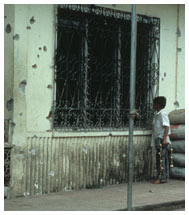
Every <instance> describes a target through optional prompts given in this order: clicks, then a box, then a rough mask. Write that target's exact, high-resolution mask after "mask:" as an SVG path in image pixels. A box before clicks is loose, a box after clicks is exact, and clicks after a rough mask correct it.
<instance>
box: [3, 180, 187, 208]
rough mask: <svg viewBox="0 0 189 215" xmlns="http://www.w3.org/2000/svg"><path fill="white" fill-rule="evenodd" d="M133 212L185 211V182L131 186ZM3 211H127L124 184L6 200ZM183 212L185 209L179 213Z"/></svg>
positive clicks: (172, 181) (175, 181)
mask: <svg viewBox="0 0 189 215" xmlns="http://www.w3.org/2000/svg"><path fill="white" fill-rule="evenodd" d="M132 206H133V210H136V211H153V210H159V211H160V210H161V211H162V210H164V211H167V210H180V209H181V208H184V207H185V181H181V180H172V179H171V180H169V182H168V183H165V184H158V185H155V184H153V183H151V182H149V181H148V182H137V183H133V186H132ZM4 210H5V211H118V210H127V184H118V185H108V186H104V187H103V188H99V189H82V190H77V191H73V190H72V191H68V192H66V191H62V192H58V193H51V194H46V195H38V196H31V197H19V198H15V199H5V201H4ZM181 210H184V209H181Z"/></svg>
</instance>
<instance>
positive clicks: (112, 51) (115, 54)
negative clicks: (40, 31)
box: [53, 5, 160, 131]
mask: <svg viewBox="0 0 189 215" xmlns="http://www.w3.org/2000/svg"><path fill="white" fill-rule="evenodd" d="M57 10H58V14H57V50H56V60H55V68H56V71H55V82H56V98H55V101H54V108H53V111H54V114H53V116H54V118H53V126H54V128H55V129H63V130H70V131H73V130H78V131H82V130H83V131H89V130H98V131H99V130H110V129H111V130H122V129H124V130H125V129H127V128H128V122H129V79H130V36H131V14H130V13H127V12H124V11H118V10H113V9H106V8H102V7H97V6H94V5H59V6H58V8H57ZM137 25H138V27H137V62H136V109H137V111H138V113H139V114H140V117H138V118H136V119H135V126H137V127H139V128H148V127H149V126H150V125H151V119H152V113H153V111H152V100H153V97H154V86H155V85H157V80H158V73H159V30H160V20H159V18H155V17H148V16H143V15H138V17H137Z"/></svg>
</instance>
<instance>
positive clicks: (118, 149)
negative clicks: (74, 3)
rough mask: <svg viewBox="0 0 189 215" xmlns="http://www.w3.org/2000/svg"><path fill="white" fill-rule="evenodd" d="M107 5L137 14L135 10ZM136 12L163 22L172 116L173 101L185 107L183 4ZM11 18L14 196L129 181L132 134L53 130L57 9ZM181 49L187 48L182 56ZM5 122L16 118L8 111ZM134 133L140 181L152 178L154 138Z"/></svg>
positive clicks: (40, 8) (163, 89)
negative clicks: (151, 146)
mask: <svg viewBox="0 0 189 215" xmlns="http://www.w3.org/2000/svg"><path fill="white" fill-rule="evenodd" d="M104 6H105V7H111V8H114V9H121V10H126V11H130V9H131V6H130V5H121V6H120V5H104ZM137 12H138V13H140V14H145V15H148V16H155V17H159V18H160V19H161V30H160V77H159V81H160V83H159V85H160V87H159V94H160V95H164V96H166V97H167V99H168V104H167V107H166V109H167V111H168V112H169V111H171V110H173V109H174V108H175V105H174V103H175V101H178V104H179V108H184V72H185V71H184V6H179V13H178V11H177V5H137ZM177 14H178V16H177ZM5 16H7V18H6V19H5V26H6V24H7V23H8V21H7V20H8V19H11V20H12V24H13V26H14V28H13V32H12V35H11V36H10V34H7V33H5V42H6V43H9V45H10V47H9V46H8V45H6V46H5V58H6V59H9V58H12V59H13V62H14V63H13V62H12V61H11V63H10V64H9V61H8V60H6V61H5V74H6V75H5V81H7V83H8V85H9V86H10V87H9V88H10V89H9V88H8V85H7V87H6V85H5V89H6V90H5V103H6V101H7V100H8V99H9V98H12V97H13V99H14V109H13V117H12V119H13V125H12V130H13V139H12V143H13V144H14V145H15V146H14V147H13V149H12V156H11V159H12V162H11V169H12V170H11V176H12V178H11V190H12V192H11V193H12V196H13V197H14V196H23V195H28V194H29V195H30V194H36V193H46V192H51V191H59V190H61V189H65V187H69V186H71V185H72V188H75V189H78V188H81V187H86V185H90V184H91V183H92V184H93V185H95V184H96V183H97V182H98V183H99V182H100V181H101V182H102V183H105V184H106V182H107V183H110V184H111V183H117V181H118V182H119V183H121V182H126V180H127V179H126V178H127V171H126V169H127V162H126V159H127V147H128V132H116V133H109V132H104V133H102V132H97V133H91V132H90V133H86V132H83V133H61V132H54V131H53V130H52V128H51V120H50V118H49V117H48V116H49V113H50V111H51V109H52V102H53V88H54V87H53V84H54V82H53V76H54V68H53V60H54V47H55V35H56V34H55V7H54V5H5ZM177 17H178V22H177ZM178 26H179V30H180V36H179V37H178V40H177V34H176V32H177V28H178ZM13 38H14V39H13ZM11 44H12V45H11ZM177 44H178V48H181V50H180V49H179V52H178V53H177V52H176V50H177V49H176V47H177ZM176 59H177V60H176ZM176 62H177V63H176ZM176 65H177V67H176ZM176 68H177V70H176ZM10 71H11V72H10ZM13 71H14V74H13ZM176 74H177V75H176ZM8 80H12V83H11V84H10V83H9V81H8ZM176 80H177V82H176ZM176 85H177V90H176V91H175V89H176V88H175V87H176ZM11 87H12V88H11ZM11 89H12V90H11ZM11 93H12V94H11ZM175 95H176V96H175ZM5 117H7V118H8V117H10V115H9V112H8V111H7V110H5ZM134 134H135V137H134V146H135V173H134V174H135V179H137V178H140V176H141V177H143V178H144V177H145V176H146V177H150V175H151V176H152V175H153V171H152V170H151V168H152V157H151V156H152V154H151V150H150V149H149V147H150V132H148V131H146V132H144V131H139V132H138V131H135V133H134ZM111 153H112V154H111ZM124 154H125V156H126V157H124ZM106 157H108V159H106ZM59 161H60V162H59ZM75 164H77V165H75ZM99 165H100V168H101V166H103V168H102V169H100V168H99ZM146 165H147V169H148V171H147V170H146V168H144V166H146ZM150 165H151V166H150ZM94 166H96V168H95V169H94V168H93V169H92V172H90V171H91V167H94ZM110 167H111V168H110ZM114 171H115V172H116V173H117V174H116V175H115V174H114V173H113V172H114ZM146 171H147V172H146ZM78 174H80V176H79V177H77V176H78ZM111 174H112V175H111ZM144 175H145V176H144ZM85 176H86V178H85ZM93 178H94V180H92V179H93ZM101 179H102V180H101ZM137 180H138V179H137Z"/></svg>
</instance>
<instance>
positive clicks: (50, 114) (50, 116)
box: [46, 111, 52, 120]
mask: <svg viewBox="0 0 189 215" xmlns="http://www.w3.org/2000/svg"><path fill="white" fill-rule="evenodd" d="M46 118H47V119H49V120H50V119H51V118H52V111H49V115H48V116H47V117H46Z"/></svg>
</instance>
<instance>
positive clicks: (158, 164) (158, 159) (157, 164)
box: [156, 150, 160, 180]
mask: <svg viewBox="0 0 189 215" xmlns="http://www.w3.org/2000/svg"><path fill="white" fill-rule="evenodd" d="M159 153H160V150H156V170H157V175H156V180H157V179H158V178H159V175H160V155H159Z"/></svg>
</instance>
